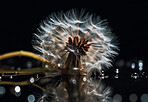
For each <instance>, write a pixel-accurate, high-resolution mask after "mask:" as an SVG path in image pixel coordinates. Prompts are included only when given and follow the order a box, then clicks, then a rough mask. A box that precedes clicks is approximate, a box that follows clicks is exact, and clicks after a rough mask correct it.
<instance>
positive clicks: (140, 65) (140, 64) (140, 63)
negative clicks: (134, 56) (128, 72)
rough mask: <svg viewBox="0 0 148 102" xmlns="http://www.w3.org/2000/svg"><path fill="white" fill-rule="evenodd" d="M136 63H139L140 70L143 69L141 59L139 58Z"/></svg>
mask: <svg viewBox="0 0 148 102" xmlns="http://www.w3.org/2000/svg"><path fill="white" fill-rule="evenodd" d="M138 65H139V70H140V71H142V70H143V61H142V60H139V61H138Z"/></svg>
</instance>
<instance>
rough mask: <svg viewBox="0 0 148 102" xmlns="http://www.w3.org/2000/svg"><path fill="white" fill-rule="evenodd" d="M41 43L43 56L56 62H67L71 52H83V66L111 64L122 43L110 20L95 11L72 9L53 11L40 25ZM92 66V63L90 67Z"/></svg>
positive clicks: (81, 53)
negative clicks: (118, 43)
mask: <svg viewBox="0 0 148 102" xmlns="http://www.w3.org/2000/svg"><path fill="white" fill-rule="evenodd" d="M38 32H39V33H38V34H35V36H36V37H37V39H38V40H37V43H38V44H37V45H36V44H35V45H34V47H35V49H37V50H38V51H40V52H41V53H42V54H43V55H42V56H43V57H44V58H45V59H47V60H49V61H52V62H53V63H55V64H58V63H64V61H65V59H67V57H68V54H69V53H74V55H75V56H80V61H81V63H82V66H83V67H84V66H85V67H87V66H86V64H90V65H96V64H98V63H99V64H101V65H104V66H106V67H110V66H111V61H112V58H113V57H114V55H117V54H118V53H117V52H116V50H117V49H118V47H117V46H116V45H115V43H113V39H114V35H113V34H112V33H111V31H110V29H109V28H108V26H107V22H106V20H100V17H94V15H93V14H89V13H85V12H84V11H81V12H78V11H76V10H73V9H72V10H70V11H68V12H66V13H63V12H59V13H53V14H51V15H50V16H49V17H48V18H47V19H46V20H44V21H43V22H42V24H41V26H40V28H39V29H38ZM87 68H88V67H87Z"/></svg>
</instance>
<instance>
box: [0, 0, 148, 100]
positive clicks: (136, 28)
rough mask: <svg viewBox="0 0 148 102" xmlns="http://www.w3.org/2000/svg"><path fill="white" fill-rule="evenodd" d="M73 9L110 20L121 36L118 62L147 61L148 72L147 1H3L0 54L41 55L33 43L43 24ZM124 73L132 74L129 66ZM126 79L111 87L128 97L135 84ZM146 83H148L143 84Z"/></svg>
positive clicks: (0, 11) (145, 62)
mask: <svg viewBox="0 0 148 102" xmlns="http://www.w3.org/2000/svg"><path fill="white" fill-rule="evenodd" d="M72 8H76V9H81V8H82V9H84V10H86V12H90V13H95V14H96V15H99V16H101V18H102V19H107V20H108V22H109V26H110V27H111V28H112V32H113V33H115V35H116V36H117V37H118V40H119V43H120V45H119V48H120V51H119V55H118V56H117V57H116V58H115V61H118V60H121V59H122V60H124V61H125V62H127V61H133V60H134V59H136V60H139V59H141V60H143V62H144V70H145V71H147V70H148V69H147V66H148V64H147V56H148V53H147V52H148V46H147V44H148V43H147V41H148V40H147V39H148V35H147V34H148V30H147V27H148V26H147V25H148V15H147V14H148V3H147V2H146V1H144V0H123V1H121V0H118V1H113V0H96V1H93V0H85V1H80V0H79V1H78V0H66V1H63V0H60V1H55V0H54V1H51V0H40V1H37V0H32V1H31V0H30V1H25V0H24V1H23V0H20V1H15V0H9V1H7V0H6V1H3V2H2V1H0V54H3V53H6V52H11V51H17V50H27V51H32V52H37V51H36V50H34V49H33V47H32V40H33V39H34V38H33V33H36V31H37V28H38V27H39V23H40V22H41V21H42V20H44V19H45V18H46V17H47V16H48V15H50V14H51V13H53V12H58V11H61V10H63V11H67V10H70V9H72ZM122 70H126V71H130V70H128V69H127V68H126V67H125V68H123V69H122ZM123 72H124V71H123ZM123 75H125V74H123ZM123 77H124V76H123ZM125 80H128V79H126V77H125V78H123V81H122V80H120V81H117V82H115V83H114V84H112V81H110V83H109V84H110V85H113V87H114V88H117V87H118V88H119V90H116V91H117V92H119V93H120V92H121V91H120V88H125V90H126V91H123V89H121V90H122V92H121V93H124V95H125V96H126V95H127V93H128V90H129V89H130V87H132V85H133V84H132V81H129V83H131V84H130V85H129V86H128V84H129V83H128V84H126V85H125V86H124V85H123V84H124V82H126V81H125ZM144 83H146V81H144V82H143V83H142V84H144ZM138 85H139V83H138V84H137V86H135V87H137V90H138V89H139V88H138ZM119 86H123V87H119ZM135 87H134V88H135ZM140 87H142V85H141V86H140ZM134 90H136V88H135V89H134ZM143 90H144V89H142V91H143ZM130 91H131V92H132V91H133V90H130ZM142 91H140V93H139V94H141V93H142ZM135 92H138V91H135ZM128 94H130V93H128ZM125 100H126V99H125ZM126 102H127V101H126Z"/></svg>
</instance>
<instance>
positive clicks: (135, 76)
mask: <svg viewBox="0 0 148 102" xmlns="http://www.w3.org/2000/svg"><path fill="white" fill-rule="evenodd" d="M131 77H132V78H133V79H138V78H139V75H138V74H137V73H132V74H131Z"/></svg>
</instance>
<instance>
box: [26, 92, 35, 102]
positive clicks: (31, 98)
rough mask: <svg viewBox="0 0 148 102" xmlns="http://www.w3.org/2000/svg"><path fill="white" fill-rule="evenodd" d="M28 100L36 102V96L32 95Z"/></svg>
mask: <svg viewBox="0 0 148 102" xmlns="http://www.w3.org/2000/svg"><path fill="white" fill-rule="evenodd" d="M27 100H28V102H35V96H34V95H32V94H31V95H29V96H28V97H27Z"/></svg>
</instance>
